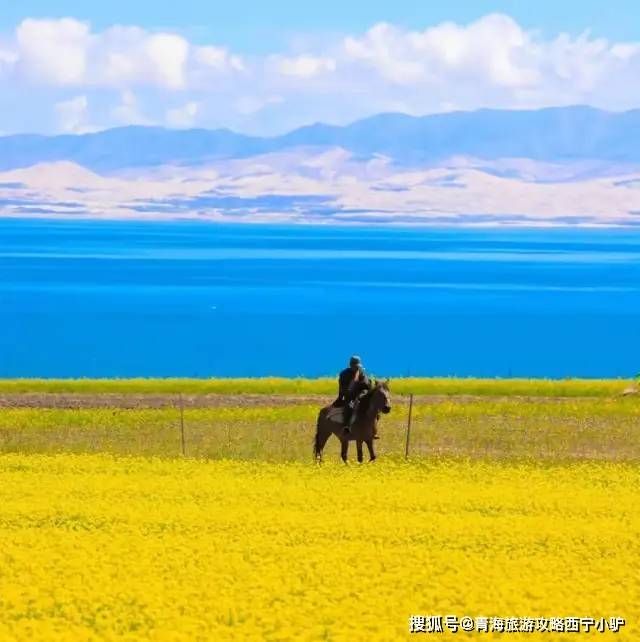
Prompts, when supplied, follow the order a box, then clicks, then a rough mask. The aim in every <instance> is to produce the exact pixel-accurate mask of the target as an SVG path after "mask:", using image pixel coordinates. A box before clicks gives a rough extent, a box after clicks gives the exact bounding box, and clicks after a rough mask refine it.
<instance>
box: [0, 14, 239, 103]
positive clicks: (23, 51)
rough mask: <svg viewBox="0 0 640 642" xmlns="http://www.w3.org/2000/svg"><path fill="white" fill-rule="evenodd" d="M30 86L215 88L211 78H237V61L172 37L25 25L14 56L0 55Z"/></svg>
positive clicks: (134, 30) (66, 24) (71, 24)
mask: <svg viewBox="0 0 640 642" xmlns="http://www.w3.org/2000/svg"><path fill="white" fill-rule="evenodd" d="M0 53H1V55H0V64H2V63H3V62H4V61H5V60H6V61H8V62H10V63H12V64H13V65H15V66H16V67H17V68H18V70H19V71H20V75H21V76H22V77H23V78H24V79H25V80H27V81H29V82H32V83H44V84H51V85H75V86H83V87H107V88H115V89H124V88H133V87H140V86H153V87H159V88H163V89H168V90H183V89H188V88H189V85H190V77H191V76H197V77H199V78H200V80H202V79H203V78H205V79H207V78H208V79H209V81H210V82H214V80H215V74H216V73H219V72H224V71H235V72H239V71H241V70H242V69H243V63H242V59H241V58H240V57H239V56H234V55H231V54H230V53H229V52H228V51H227V50H226V49H224V48H222V47H209V46H208V47H198V46H194V45H192V44H191V43H189V42H188V41H187V40H186V39H185V38H183V37H182V36H180V35H177V34H173V33H164V32H149V31H146V30H144V29H141V28H139V27H123V26H115V27H111V28H109V29H106V30H105V31H101V32H92V31H91V28H90V25H89V24H88V23H84V22H80V21H78V20H75V19H74V18H64V19H60V20H36V19H31V18H29V19H26V20H24V21H23V22H22V23H21V24H20V25H19V26H18V28H17V29H16V34H15V47H14V50H13V51H7V52H0Z"/></svg>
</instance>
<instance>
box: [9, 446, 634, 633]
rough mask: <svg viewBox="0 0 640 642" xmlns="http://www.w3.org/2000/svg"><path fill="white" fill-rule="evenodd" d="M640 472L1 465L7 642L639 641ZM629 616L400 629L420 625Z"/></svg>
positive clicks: (580, 466) (388, 465) (46, 461)
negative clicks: (608, 623)
mask: <svg viewBox="0 0 640 642" xmlns="http://www.w3.org/2000/svg"><path fill="white" fill-rule="evenodd" d="M638 488H640V468H639V467H638V466H637V465H635V464H625V463H588V462H584V463H564V464H562V463H557V464H551V463H548V464H535V463H526V464H525V463H487V462H481V461H478V462H465V461H453V460H451V461H447V460H442V461H437V460H422V461H416V462H409V463H405V462H403V461H399V460H398V461H394V460H390V459H388V458H387V459H385V460H384V461H380V462H378V463H376V464H374V465H363V466H357V465H351V466H349V467H345V466H341V465H338V464H336V463H333V462H330V463H328V464H325V465H323V466H321V467H318V466H313V465H311V464H304V463H282V464H277V463H266V462H262V463H260V462H242V461H233V462H232V461H224V460H223V461H204V460H201V461H198V460H189V459H184V460H179V459H175V460H171V459H145V458H136V457H121V458H118V457H113V456H108V455H88V454H78V455H71V454H62V455H40V454H32V455H20V454H4V455H2V456H0V640H2V642H10V641H13V640H17V641H20V642H22V641H24V640H36V641H39V640H69V641H73V642H79V641H84V640H157V641H160V640H174V641H178V640H185V641H187V640H188V641H197V640H258V639H266V640H345V641H352V640H397V639H400V640H401V639H434V640H445V639H478V640H482V639H487V640H493V639H506V640H549V641H550V642H557V641H558V640H565V639H566V640H578V639H579V640H582V639H598V640H600V639H601V640H607V639H611V640H614V639H615V640H629V641H636V640H639V639H640V628H639V627H638V620H639V618H640V574H639V572H638V568H639V567H640V516H639V512H638ZM439 614H441V615H456V616H457V617H459V618H461V617H463V616H470V617H473V618H476V617H479V616H487V617H491V616H495V617H501V618H509V617H518V618H525V617H532V618H536V617H547V618H549V617H563V618H565V617H573V616H575V617H593V618H596V619H597V618H600V617H605V618H607V620H608V618H610V617H623V618H625V620H626V625H625V626H623V627H622V628H621V630H620V632H618V633H615V634H614V633H612V632H604V633H600V632H598V631H592V632H591V633H589V634H585V633H582V634H577V633H548V632H544V633H543V632H533V633H506V632H505V633H478V632H474V633H462V632H459V633H457V634H452V633H447V632H444V633H440V634H437V633H434V634H419V633H417V634H413V635H411V634H409V618H410V616H411V615H425V616H427V615H439Z"/></svg>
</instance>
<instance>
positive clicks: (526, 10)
mask: <svg viewBox="0 0 640 642" xmlns="http://www.w3.org/2000/svg"><path fill="white" fill-rule="evenodd" d="M3 4H4V5H5V6H3V7H2V12H0V28H2V29H5V30H7V29H12V28H14V27H15V26H16V25H17V24H18V23H19V22H20V21H21V20H23V19H24V18H25V16H27V15H28V16H31V17H41V18H53V17H59V18H61V17H65V16H73V17H76V18H79V19H81V20H90V21H91V22H92V23H93V24H94V25H95V26H96V27H98V28H100V29H103V28H106V27H108V26H110V25H112V24H118V23H119V24H136V25H141V26H145V27H148V28H167V27H170V28H172V29H177V30H180V31H182V32H184V33H188V34H193V36H194V38H200V39H202V40H203V41H208V40H212V39H213V40H215V41H217V42H221V43H224V44H226V45H228V46H232V47H240V48H242V49H243V50H246V51H254V52H264V51H269V50H271V49H272V48H273V47H278V46H280V45H282V44H284V43H285V42H286V41H287V40H288V39H289V38H290V37H292V36H295V34H297V33H299V32H311V33H317V32H323V31H327V32H342V33H352V32H358V31H363V30H366V29H367V28H368V27H369V26H371V25H372V24H374V23H376V22H380V21H388V22H394V23H397V24H400V25H403V26H405V27H410V28H416V29H422V28H424V27H426V26H429V25H433V24H437V23H438V22H443V21H445V20H453V21H456V22H471V21H473V20H477V19H478V18H480V17H482V16H483V15H486V14H488V13H495V12H498V13H506V14H508V15H510V16H512V17H513V18H515V19H516V20H517V21H518V22H519V23H520V24H521V25H522V26H523V27H525V28H529V29H540V30H541V31H542V32H544V33H545V34H547V35H551V34H555V33H557V32H560V31H567V32H570V33H573V34H577V33H580V32H582V31H584V30H586V29H589V30H591V31H592V32H593V33H594V34H595V35H597V36H604V37H606V38H611V39H615V40H627V39H640V5H639V4H638V2H637V1H636V0H610V1H608V2H605V1H604V0H555V1H551V0H538V1H535V0H534V1H532V0H525V1H523V0H520V1H518V0H505V1H502V2H500V1H495V0H494V1H491V2H488V1H487V0H452V1H450V2H436V1H433V0H423V1H420V0H393V1H390V0H364V1H363V0H361V1H358V2H349V1H344V0H342V1H341V0H323V2H317V3H316V2H301V1H299V0H271V1H269V2H263V1H261V0H253V1H246V0H244V1H243V0H236V1H233V2H229V1H227V2H220V1H217V0H213V1H212V0H181V1H180V2H164V3H163V2H157V0H110V1H109V2H87V1H86V0H57V1H56V2H52V1H51V0H31V1H30V2H28V3H24V2H10V1H7V0H5V3H3Z"/></svg>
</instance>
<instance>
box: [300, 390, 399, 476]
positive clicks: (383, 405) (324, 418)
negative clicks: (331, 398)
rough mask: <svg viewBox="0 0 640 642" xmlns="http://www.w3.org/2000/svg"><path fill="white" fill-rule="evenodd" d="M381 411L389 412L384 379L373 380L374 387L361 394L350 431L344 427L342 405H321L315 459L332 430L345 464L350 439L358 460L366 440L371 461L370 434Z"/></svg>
mask: <svg viewBox="0 0 640 642" xmlns="http://www.w3.org/2000/svg"><path fill="white" fill-rule="evenodd" d="M381 412H382V413H384V414H385V415H386V414H388V413H390V412H391V400H390V398H389V383H388V382H387V381H384V382H378V381H376V382H375V384H374V386H373V388H372V389H371V390H370V391H369V392H368V393H367V394H366V395H365V396H364V397H363V398H362V400H361V401H360V408H359V409H358V416H357V417H356V418H355V420H354V422H353V424H352V426H351V430H350V431H349V432H345V430H344V423H343V420H342V416H343V408H335V407H334V406H332V405H330V406H325V407H324V408H322V410H320V412H319V413H318V421H317V424H316V435H315V439H314V443H313V455H314V457H315V459H316V461H317V462H318V463H322V450H323V449H324V446H325V444H326V443H327V439H329V437H331V435H332V434H333V435H335V436H336V437H337V438H338V439H339V440H340V444H341V448H340V456H341V457H342V461H343V462H344V463H345V464H346V463H347V454H348V452H349V442H350V441H355V442H356V448H357V451H358V462H359V463H362V444H363V443H365V444H367V448H368V449H369V461H374V460H375V458H376V453H375V450H374V448H373V435H374V429H375V427H376V425H377V423H378V419H379V418H380V413H381Z"/></svg>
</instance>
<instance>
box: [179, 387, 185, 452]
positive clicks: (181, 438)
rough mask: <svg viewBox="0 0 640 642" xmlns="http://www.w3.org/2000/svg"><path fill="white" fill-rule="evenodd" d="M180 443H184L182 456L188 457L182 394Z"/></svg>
mask: <svg viewBox="0 0 640 642" xmlns="http://www.w3.org/2000/svg"><path fill="white" fill-rule="evenodd" d="M180 441H181V443H182V456H183V457H184V456H185V455H186V451H185V446H184V401H183V400H182V393H180Z"/></svg>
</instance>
